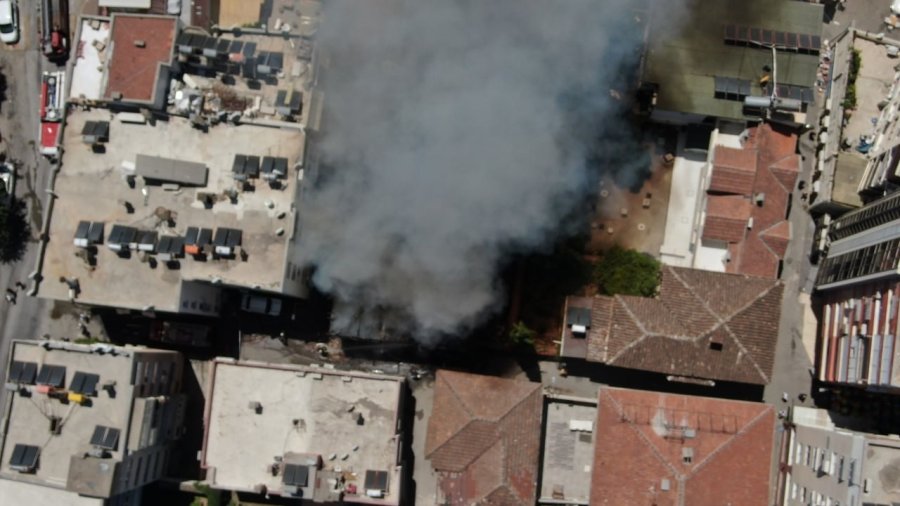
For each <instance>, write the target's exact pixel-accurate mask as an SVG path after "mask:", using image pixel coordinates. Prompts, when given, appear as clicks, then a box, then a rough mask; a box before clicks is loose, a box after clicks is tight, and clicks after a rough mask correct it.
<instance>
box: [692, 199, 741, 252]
mask: <svg viewBox="0 0 900 506" xmlns="http://www.w3.org/2000/svg"><path fill="white" fill-rule="evenodd" d="M751 207H752V204H751V203H750V199H748V198H746V197H744V196H743V195H710V196H709V197H707V200H706V220H705V221H704V224H703V238H704V239H715V240H719V241H726V242H740V241H741V240H743V239H744V235H745V234H746V232H747V223H748V221H749V219H750V214H751V211H752V209H751Z"/></svg>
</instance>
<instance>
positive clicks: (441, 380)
mask: <svg viewBox="0 0 900 506" xmlns="http://www.w3.org/2000/svg"><path fill="white" fill-rule="evenodd" d="M541 410H542V396H541V385H540V384H539V383H530V382H527V381H514V380H508V379H502V378H495V377H491V376H478V375H474V374H465V373H458V372H451V371H438V373H437V376H436V379H435V386H434V406H433V408H432V412H431V418H430V419H429V420H428V434H427V435H426V439H425V456H426V458H428V459H429V460H430V461H431V464H432V467H433V468H434V469H435V471H437V472H438V475H439V477H438V482H439V488H440V494H441V496H442V497H443V499H444V500H445V501H446V504H451V505H460V506H461V505H466V506H468V505H472V504H477V505H481V504H504V505H509V506H516V505H525V504H528V505H532V504H534V502H535V500H536V480H537V472H538V454H539V451H540V433H541ZM497 501H500V502H497Z"/></svg>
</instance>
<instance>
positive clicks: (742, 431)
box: [689, 404, 775, 478]
mask: <svg viewBox="0 0 900 506" xmlns="http://www.w3.org/2000/svg"><path fill="white" fill-rule="evenodd" d="M764 406H766V409H764V410H762V411H760V412H759V413H757V414H756V416H754V417H753V419H752V420H750V421H749V422H748V423H746V424H744V426H743V427H742V428H741V429H740V430H739V431H737V433H735V435H734V437H732V438H731V439H729V440H728V441H727V442H726V443H725V444H723V445H721V446H719V447H718V448H716V449H715V450H713V452H712V453H710V454H709V455H707V456H706V458H704V459H703V460H701V461H700V462H699V463H697V465H696V466H694V469H693V470H691V472H690V476H689V478H690V477H692V476H694V475H696V474H697V472H698V471H699V470H700V469H701V468H703V467H706V465H707V464H709V462H711V461H712V460H713V459H714V458H715V456H716V455H718V454H719V453H721V452H722V451H723V450H724V449H725V448H728V447H729V446H731V445H733V444H734V442H735V441H737V440H738V439H740V438H741V437H742V436H744V435H745V434H746V433H747V432H749V430H750V429H751V428H753V427H754V426H756V424H757V423H758V422H759V421H760V420H762V418H763V416H765V415H767V414H768V413H769V411H770V410H773V409H775V408H773V407H772V406H771V405H768V404H764Z"/></svg>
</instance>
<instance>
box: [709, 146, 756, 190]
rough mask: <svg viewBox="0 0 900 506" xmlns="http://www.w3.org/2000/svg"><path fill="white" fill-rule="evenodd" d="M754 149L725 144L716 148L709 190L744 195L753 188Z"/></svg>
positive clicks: (754, 172) (754, 169)
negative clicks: (732, 146) (726, 145)
mask: <svg viewBox="0 0 900 506" xmlns="http://www.w3.org/2000/svg"><path fill="white" fill-rule="evenodd" d="M755 174H756V151H754V150H749V149H736V148H729V147H725V146H719V147H717V148H716V152H715V155H714V156H713V170H712V177H711V178H710V183H709V191H712V192H718V193H734V194H738V195H746V194H747V193H749V192H750V191H752V189H753V179H754V175H755Z"/></svg>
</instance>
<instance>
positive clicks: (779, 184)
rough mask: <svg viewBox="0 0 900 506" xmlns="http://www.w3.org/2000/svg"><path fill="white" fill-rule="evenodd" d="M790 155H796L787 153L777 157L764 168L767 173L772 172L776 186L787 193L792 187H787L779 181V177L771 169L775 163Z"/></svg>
mask: <svg viewBox="0 0 900 506" xmlns="http://www.w3.org/2000/svg"><path fill="white" fill-rule="evenodd" d="M790 156H796V155H795V154H794V153H792V154H789V155H785V156H783V157H781V158H779V159H778V160H775V161H774V162H772V163H770V164H769V166H768V167H766V170H768V171H769V173H771V174H772V177H773V178H775V182H776V183H778V186H780V187H781V189H782V190H784V192H785V193H787V194H790V193H791V190H792V189H793V188H788V187H787V186H785V185H784V183H782V182H781V178H779V177H778V176H777V175H776V174H775V171H774V170H773V168H774V167H775V165H777V164H778V163H780V162H782V161H783V160H785V159H787V158H788V157H790Z"/></svg>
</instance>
